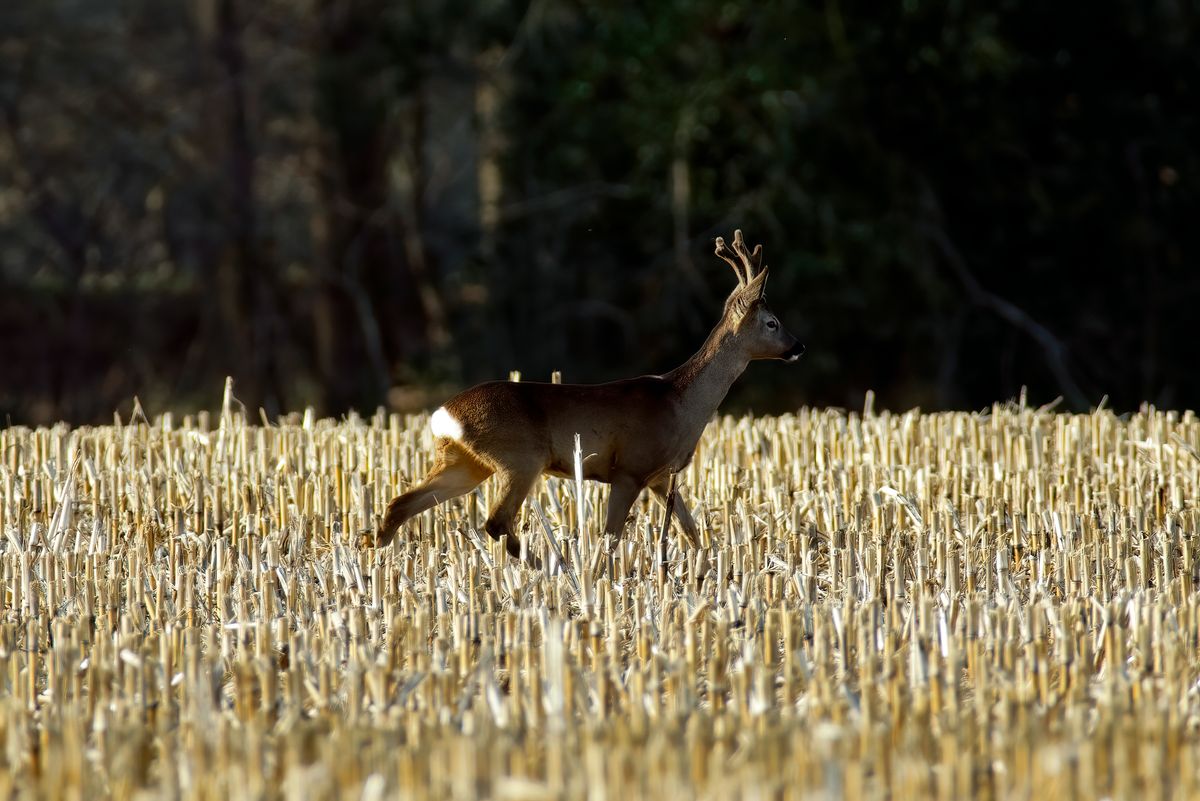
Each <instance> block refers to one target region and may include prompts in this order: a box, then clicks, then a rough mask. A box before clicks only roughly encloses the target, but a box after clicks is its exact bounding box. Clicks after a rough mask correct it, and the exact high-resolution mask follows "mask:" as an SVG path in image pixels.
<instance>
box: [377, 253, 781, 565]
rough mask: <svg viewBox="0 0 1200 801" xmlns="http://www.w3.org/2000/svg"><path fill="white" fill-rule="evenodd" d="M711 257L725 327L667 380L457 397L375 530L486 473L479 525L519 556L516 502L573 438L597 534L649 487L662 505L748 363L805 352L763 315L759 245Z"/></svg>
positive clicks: (388, 532)
mask: <svg viewBox="0 0 1200 801" xmlns="http://www.w3.org/2000/svg"><path fill="white" fill-rule="evenodd" d="M716 245H717V246H716V254H717V255H718V256H720V257H721V258H722V259H724V260H725V261H726V262H728V263H729V264H730V266H732V267H733V270H734V272H735V273H736V274H737V277H738V285H737V287H736V288H735V289H734V290H733V291H732V293H731V294H730V295H729V298H728V299H727V300H726V301H725V309H724V312H723V314H722V315H721V319H720V321H719V322H718V323H717V325H716V327H714V328H713V330H712V332H711V333H710V334H709V335H708V338H707V339H706V340H705V341H704V344H703V346H701V348H700V350H699V351H697V352H696V354H695V355H694V356H692V357H691V358H690V359H688V360H687V361H686V362H684V363H683V364H682V365H680V366H679V367H677V368H675V369H674V370H672V371H670V372H669V373H666V374H664V375H647V376H641V377H639V378H629V379H625V380H623V381H613V382H611V383H607V384H542V383H534V382H525V381H521V382H511V381H491V382H488V383H485V384H479V385H478V386H475V387H472V388H470V389H468V390H466V391H464V392H461V393H459V394H458V395H455V396H454V397H453V398H451V399H450V400H448V401H446V403H445V405H443V406H442V407H441V408H440V409H438V411H437V412H435V413H434V417H433V420H432V427H433V430H434V434H435V436H436V437H437V459H436V462H435V464H434V466H433V469H432V470H431V471H430V473H429V475H428V476H427V477H426V478H425V480H424V481H423V482H422V483H421V484H420V485H419V486H417V487H414V488H413V489H411V490H409V491H408V492H405V493H404V494H403V495H400V496H398V497H396V498H394V499H393V500H392V501H391V503H389V504H388V508H387V512H386V513H385V514H384V517H383V521H382V523H381V525H380V527H379V531H378V532H377V533H376V536H375V540H376V543H377V544H379V545H387V544H389V543H390V542H391V541H392V538H393V537H395V535H396V532H397V530H398V529H399V528H400V526H402V525H403V524H404V523H405V522H406V521H408V520H409V519H411V518H412V517H413V516H415V515H417V514H420V513H421V512H423V511H425V510H426V509H429V508H431V507H433V506H435V505H437V504H439V503H442V502H443V501H446V500H449V499H450V498H454V497H456V496H458V495H462V494H463V493H466V492H469V491H470V490H472V489H474V488H475V487H476V486H478V485H479V484H480V483H481V482H482V481H484V480H485V479H486V478H488V476H491V475H493V474H494V475H495V476H496V478H497V480H498V481H499V487H498V492H497V494H496V498H497V500H496V502H495V503H494V505H493V507H492V509H491V510H490V514H489V516H488V519H487V523H486V524H485V526H484V528H485V530H486V531H487V533H488V534H489V535H491V536H492V537H494V538H497V539H498V538H501V537H505V544H506V547H507V549H508V551H509V553H511V554H513V555H514V556H517V555H519V553H520V547H519V542H518V540H517V537H516V532H515V531H514V529H513V526H514V522H515V521H516V518H517V514H518V512H519V511H520V508H521V503H522V502H523V501H524V500H525V497H526V496H527V495H528V494H529V491H530V490H531V489H532V488H533V485H534V482H536V481H537V480H538V478H539V477H540V476H541V475H542V474H543V473H549V474H551V475H558V476H569V475H571V473H572V464H573V459H574V450H575V435H576V434H578V435H579V436H580V440H581V445H582V449H583V454H584V461H583V473H584V477H585V478H589V479H593V480H596V481H602V482H605V483H607V484H610V485H611V486H612V490H611V492H610V494H609V499H608V512H607V516H606V519H605V524H604V530H605V532H606V533H608V534H613V535H619V534H620V533H621V531H622V529H623V528H624V526H625V521H626V518H627V517H628V515H629V510H630V509H631V508H632V506H633V504H634V501H636V500H637V496H638V495H639V494H640V493H641V491H642V490H643V489H644V488H647V487H648V488H649V489H650V491H651V492H653V493H654V494H655V495H656V496H657V497H658V498H659V499H660V500H661V501H663V502H664V503H665V502H666V499H667V494H668V492H669V487H670V477H671V475H672V474H674V473H677V472H679V471H680V470H682V469H683V468H684V467H686V466H687V464H688V462H690V461H691V459H692V455H693V452H694V451H695V449H696V443H697V441H699V439H700V435H701V433H702V432H703V431H704V427H705V426H706V425H707V424H708V421H709V420H710V419H711V418H712V416H713V414H715V413H716V411H717V407H718V406H719V405H720V403H721V401H722V400H723V399H724V398H725V395H726V393H727V392H728V391H729V388H730V387H731V386H732V385H733V382H734V381H736V380H737V378H738V376H740V375H741V374H742V371H744V370H745V369H746V366H747V365H748V364H749V363H750V361H751V360H753V359H783V360H786V361H789V362H794V361H796V360H797V359H798V358H800V355H801V354H802V353H803V352H804V346H803V345H801V344H800V343H799V342H798V341H797V339H796V338H795V337H794V336H792V335H791V334H789V333H788V332H787V330H786V329H784V327H783V326H782V325H781V324H780V323H779V320H778V319H777V318H776V317H775V315H774V314H772V313H771V311H770V310H769V309H768V308H767V306H766V303H765V300H764V289H765V287H766V283H767V268H766V267H760V263H761V259H762V247H761V246H756V247H755V248H754V251H753V252H750V251H748V250H747V248H746V245H745V242H744V240H743V239H742V232H741V231H735V232H734V236H733V246H732V248H731V247H730V246H728V245H726V244H725V241H724V240H723V239H721V238H719V237H718V238H717V241H716ZM671 509H672V514H673V516H674V518H675V520H676V522H678V523H679V525H680V527H681V528H682V529H683V532H684V534H685V535H686V536H687V537H688V539H689V540H691V541H692V542H693V543H694V544H696V543H698V542H699V532H698V530H697V527H696V523H695V521H694V520H693V519H692V515H691V513H690V512H689V511H688V508H687V506H686V504H684V503H683V501H682V499H681V498H679V497H678V496H677V497H676V500H675V502H674V503H673V504H671Z"/></svg>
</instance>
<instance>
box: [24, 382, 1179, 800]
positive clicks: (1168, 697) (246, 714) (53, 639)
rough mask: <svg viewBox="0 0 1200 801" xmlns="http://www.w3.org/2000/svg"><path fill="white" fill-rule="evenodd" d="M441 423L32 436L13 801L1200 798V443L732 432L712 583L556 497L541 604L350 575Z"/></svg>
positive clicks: (438, 580) (475, 554)
mask: <svg viewBox="0 0 1200 801" xmlns="http://www.w3.org/2000/svg"><path fill="white" fill-rule="evenodd" d="M424 422H425V419H424V418H422V417H406V418H398V417H391V418H386V419H385V418H384V417H382V416H378V417H375V418H373V419H371V420H361V419H353V418H352V419H350V420H347V421H345V422H341V423H338V422H334V421H329V420H313V419H311V418H305V419H301V418H299V417H297V418H295V419H294V420H290V421H288V422H286V424H282V425H272V426H269V427H263V426H261V425H258V424H252V423H251V422H250V421H248V420H246V419H245V418H244V417H243V416H242V415H241V414H238V413H234V412H233V411H232V410H231V407H230V405H229V403H228V399H227V404H226V407H225V409H224V411H223V412H222V413H221V414H219V415H215V416H214V417H213V418H212V419H207V418H206V417H204V416H201V417H199V418H197V419H183V420H172V419H171V418H170V417H169V416H168V417H164V418H162V419H159V420H156V421H154V422H153V423H147V422H145V421H141V422H138V423H134V424H123V425H122V424H118V425H114V426H111V427H101V428H77V429H71V428H68V427H66V426H59V427H56V428H53V429H48V430H37V431H31V430H27V429H21V428H11V429H8V430H4V431H2V432H0V454H2V467H0V493H2V494H0V500H2V503H0V530H2V531H3V533H4V535H5V536H4V542H3V544H2V545H0V548H2V552H0V570H2V572H3V585H2V588H0V798H11V797H14V796H17V797H27V796H28V797H32V796H35V795H37V796H52V797H62V798H77V799H90V798H98V797H104V796H109V797H113V798H131V797H139V796H140V797H158V796H163V797H172V798H213V799H225V798H230V799H238V798H320V797H337V798H348V799H349V798H353V799H360V798H362V799H377V798H387V797H395V796H396V795H397V793H400V794H402V795H403V796H404V797H409V798H429V799H446V798H449V799H464V800H465V799H472V798H485V797H491V798H512V799H515V798H543V797H545V798H558V797H563V798H584V797H587V798H589V799H613V800H615V801H627V799H633V798H637V797H645V796H653V797H656V798H660V799H667V798H677V797H679V798H682V797H694V796H699V797H705V798H714V799H720V798H747V799H753V798H781V799H782V798H823V797H840V796H844V797H847V798H885V797H892V798H925V797H930V798H947V799H950V798H965V797H969V796H977V797H980V798H996V799H1007V798H1044V797H1054V796H1056V795H1057V796H1058V797H1061V798H1063V799H1066V798H1081V799H1091V798H1102V797H1113V798H1132V797H1144V798H1168V797H1169V798H1196V797H1200V776H1198V772H1200V684H1198V683H1197V679H1198V678H1200V660H1198V659H1197V652H1198V648H1200V595H1198V594H1197V591H1196V583H1197V575H1196V568H1197V564H1196V562H1197V560H1196V549H1197V546H1196V545H1194V544H1193V541H1194V537H1195V534H1196V532H1197V522H1198V516H1200V511H1198V505H1197V497H1198V495H1197V492H1198V488H1200V458H1198V455H1197V454H1198V450H1197V449H1198V448H1200V424H1198V423H1197V420H1196V418H1195V417H1194V416H1193V415H1192V414H1191V413H1187V414H1179V413H1175V412H1159V411H1155V410H1153V409H1146V410H1143V411H1142V412H1141V413H1139V414H1135V415H1132V416H1129V417H1128V418H1124V419H1122V418H1119V417H1117V416H1115V415H1113V414H1111V413H1109V412H1107V411H1101V412H1097V413H1094V414H1092V415H1081V416H1070V415H1063V414H1055V413H1053V412H1050V411H1044V410H1033V409H1028V408H1023V407H1019V406H1005V407H996V408H993V409H992V410H991V411H990V412H989V413H987V414H936V415H932V414H919V413H915V412H914V413H909V414H904V415H888V414H873V413H869V412H868V413H867V414H865V415H863V414H847V413H844V412H840V411H823V410H804V411H801V412H800V413H798V414H797V415H795V416H785V417H781V418H747V419H740V420H734V419H728V418H726V419H722V420H720V421H718V422H716V423H714V424H713V425H712V426H711V427H710V429H709V431H708V432H707V434H706V435H705V437H704V439H703V441H702V443H701V447H700V449H699V453H698V455H697V458H696V460H695V461H694V463H693V465H692V466H691V467H690V468H689V470H688V471H687V473H686V474H684V475H683V476H681V483H682V485H683V487H685V489H686V493H687V496H688V499H689V501H690V502H691V503H692V504H693V508H695V509H696V510H697V512H698V517H702V518H707V519H706V521H705V522H704V523H702V528H703V530H704V532H705V535H706V537H707V538H709V540H710V542H711V547H709V548H707V549H705V550H704V551H700V552H696V551H685V550H682V549H681V543H680V542H679V538H678V536H675V535H673V536H672V537H671V538H670V540H669V542H668V543H667V545H666V547H665V548H663V549H660V548H659V547H658V529H659V526H660V525H661V518H662V512H661V509H659V508H658V507H656V506H650V505H644V504H645V502H644V501H643V502H642V503H643V505H639V506H638V507H636V508H635V513H636V515H637V518H636V521H635V522H633V523H631V524H630V527H629V531H628V534H627V536H626V538H625V539H624V540H623V541H621V542H619V543H607V544H606V543H604V542H601V541H600V540H599V539H598V535H597V532H598V529H599V518H600V517H601V515H599V514H597V512H598V510H601V509H602V508H603V507H602V505H601V503H602V499H603V494H602V493H603V492H606V490H601V489H600V488H599V487H597V486H595V485H586V486H584V487H583V488H582V493H581V494H577V491H578V489H579V488H577V487H576V486H575V484H574V483H573V482H569V481H559V480H548V481H546V482H545V483H544V484H542V485H541V486H540V487H539V489H538V491H537V494H536V497H535V498H531V500H530V502H529V503H527V504H526V508H525V512H524V520H525V523H526V526H525V528H526V531H527V534H526V536H527V537H529V538H530V542H531V543H532V547H533V548H534V550H535V551H537V552H538V553H540V554H542V555H543V557H544V558H545V559H546V563H547V564H548V565H549V564H552V562H553V560H552V559H551V557H550V553H549V549H548V539H549V537H548V534H549V535H551V536H552V537H553V538H554V540H555V541H556V542H557V543H558V544H559V546H560V547H561V549H562V551H563V553H564V554H565V556H564V559H565V560H566V561H567V562H568V564H569V565H570V567H569V568H568V569H567V570H562V569H553V566H552V569H551V570H550V571H548V572H541V573H535V572H533V571H530V570H529V569H527V568H525V567H523V566H520V565H517V564H515V563H514V562H512V561H510V560H508V559H506V558H505V557H503V556H502V555H501V553H500V552H499V551H498V550H497V548H496V547H495V546H494V545H493V544H492V543H490V542H484V541H483V540H482V539H480V537H479V536H478V535H476V534H474V533H471V532H470V529H471V528H472V527H473V526H475V525H477V524H478V523H479V522H480V521H481V517H482V516H483V514H484V511H483V510H485V509H486V505H487V502H488V499H489V498H488V496H489V493H490V491H491V487H490V485H485V487H484V488H483V489H482V490H481V491H480V492H478V493H477V494H475V495H473V496H467V497H465V498H463V499H460V500H459V501H456V502H452V503H450V504H447V505H446V506H443V507H440V508H438V509H436V510H434V511H432V512H429V513H427V514H425V515H423V516H421V517H420V518H419V519H418V520H417V521H415V522H414V524H412V525H411V526H410V527H409V529H408V531H406V532H403V533H402V535H401V536H400V537H398V538H397V542H396V544H395V545H394V547H392V548H389V549H386V550H384V551H363V550H359V549H358V548H357V547H353V546H351V545H349V544H348V543H351V542H354V541H355V536H356V534H357V533H358V531H359V530H360V529H362V528H364V527H367V526H370V525H372V524H373V522H374V518H375V515H376V514H377V513H378V512H380V511H381V508H382V506H383V504H384V503H385V502H386V501H387V499H388V498H389V497H390V496H391V494H393V493H394V492H395V491H397V490H398V489H401V488H403V487H405V486H406V485H407V482H409V481H411V480H413V478H414V477H419V476H420V475H421V474H422V473H423V471H424V469H425V467H426V465H427V463H428V460H429V455H428V454H429V447H428V446H429V440H428V434H427V433H426V431H425V426H424ZM580 502H582V505H580ZM581 525H582V528H583V534H582V536H580V535H579V534H578V530H579V528H580V526H581Z"/></svg>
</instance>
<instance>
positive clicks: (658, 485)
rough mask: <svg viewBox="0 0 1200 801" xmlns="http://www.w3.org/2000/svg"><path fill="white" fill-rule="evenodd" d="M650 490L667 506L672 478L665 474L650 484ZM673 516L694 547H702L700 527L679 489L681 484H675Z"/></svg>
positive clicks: (672, 506) (672, 505)
mask: <svg viewBox="0 0 1200 801" xmlns="http://www.w3.org/2000/svg"><path fill="white" fill-rule="evenodd" d="M650 491H651V492H653V493H654V497H656V498H658V500H659V501H660V502H661V503H662V505H663V506H664V507H665V506H666V505H667V494H668V493H669V492H670V491H671V479H670V478H668V477H666V476H664V477H662V478H661V479H657V480H655V481H653V482H651V484H650ZM671 516H672V517H674V518H675V522H677V523H679V527H680V528H682V529H683V533H684V536H686V537H687V538H688V540H689V541H690V542H691V544H692V547H693V548H699V547H700V529H699V528H698V527H697V526H696V521H695V520H693V519H692V513H691V512H690V511H688V507H687V503H685V502H684V500H683V493H682V492H680V491H679V484H678V483H676V485H675V502H674V503H673V504H671Z"/></svg>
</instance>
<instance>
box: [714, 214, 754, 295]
mask: <svg viewBox="0 0 1200 801" xmlns="http://www.w3.org/2000/svg"><path fill="white" fill-rule="evenodd" d="M716 254H717V255H718V256H720V257H721V258H722V259H724V260H725V261H727V262H728V263H729V266H730V267H732V268H733V272H734V275H736V276H737V279H738V286H745V285H746V284H748V283H750V281H752V280H753V279H754V277H755V276H756V275H757V274H758V268H759V265H760V264H761V263H762V245H755V246H754V251H753V252H751V251H749V250H747V249H746V240H745V239H743V238H742V229H741V228H739V229H737V230H736V231H734V232H733V248H732V249H731V248H730V247H729V246H728V245H726V244H725V239H724V238H723V237H719V236H718V237H717V249H716Z"/></svg>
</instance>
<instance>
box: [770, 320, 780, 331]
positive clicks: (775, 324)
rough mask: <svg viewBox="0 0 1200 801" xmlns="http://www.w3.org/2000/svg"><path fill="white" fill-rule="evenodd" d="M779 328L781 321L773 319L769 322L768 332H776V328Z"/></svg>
mask: <svg viewBox="0 0 1200 801" xmlns="http://www.w3.org/2000/svg"><path fill="white" fill-rule="evenodd" d="M778 327H779V321H778V320H776V319H774V318H772V319H770V320H767V330H769V331H774V330H775V329H776V328H778Z"/></svg>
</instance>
